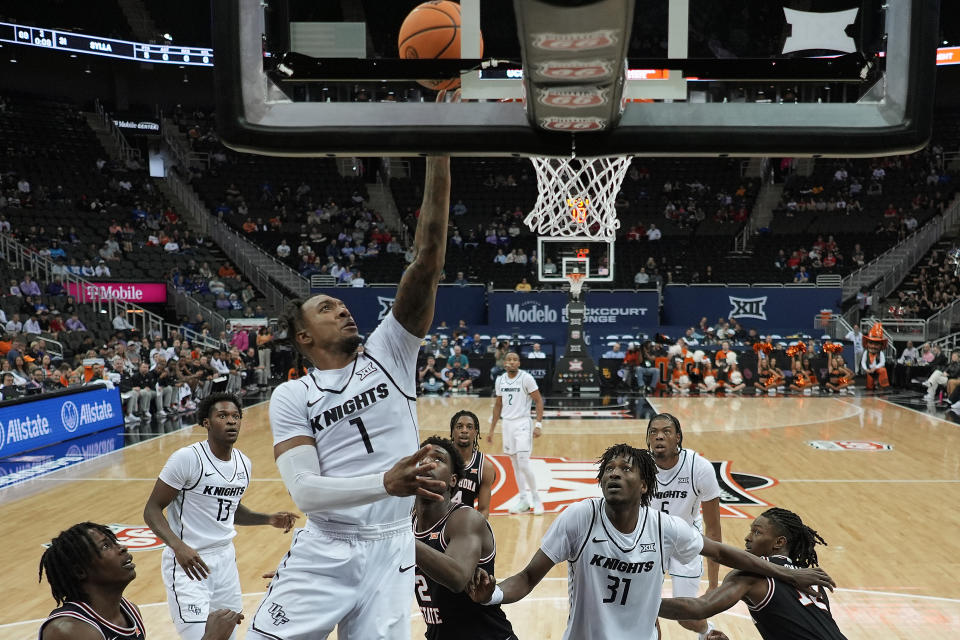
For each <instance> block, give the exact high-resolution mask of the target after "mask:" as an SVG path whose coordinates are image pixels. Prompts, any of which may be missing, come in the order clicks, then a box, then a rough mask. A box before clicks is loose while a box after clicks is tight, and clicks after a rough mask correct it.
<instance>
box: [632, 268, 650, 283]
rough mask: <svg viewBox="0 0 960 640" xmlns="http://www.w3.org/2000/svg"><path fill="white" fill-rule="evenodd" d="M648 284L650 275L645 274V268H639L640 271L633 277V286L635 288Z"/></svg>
mask: <svg viewBox="0 0 960 640" xmlns="http://www.w3.org/2000/svg"><path fill="white" fill-rule="evenodd" d="M649 282H650V274H648V273H647V268H646V267H640V271H637V273H636V274H634V276H633V284H635V285H636V286H638V287H639V286H642V285H645V284H648V283H649Z"/></svg>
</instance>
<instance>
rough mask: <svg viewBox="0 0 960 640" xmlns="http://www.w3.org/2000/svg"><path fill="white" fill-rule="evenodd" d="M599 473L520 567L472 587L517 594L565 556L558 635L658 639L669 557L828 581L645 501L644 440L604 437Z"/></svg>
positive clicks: (652, 471)
mask: <svg viewBox="0 0 960 640" xmlns="http://www.w3.org/2000/svg"><path fill="white" fill-rule="evenodd" d="M597 479H598V481H599V483H600V489H601V491H602V492H603V497H602V498H587V499H586V500H581V501H580V502H577V503H575V504H572V505H570V506H569V507H567V509H566V510H564V511H563V512H562V513H561V514H560V515H559V516H558V517H557V519H556V520H555V521H554V522H553V524H552V525H551V526H550V529H549V530H548V531H547V533H546V535H545V536H544V537H543V541H542V542H541V543H540V549H539V550H538V551H537V552H536V554H535V555H534V556H533V558H532V559H531V560H530V562H529V563H528V564H527V566H526V567H525V568H524V569H523V570H522V571H521V572H520V573H518V574H516V575H514V576H511V577H509V578H507V579H506V580H504V581H502V582H501V583H500V584H495V583H494V580H493V578H492V577H491V576H489V575H488V574H486V573H485V572H483V571H477V575H476V576H475V577H474V580H473V581H472V582H471V585H470V586H469V587H468V593H469V594H470V597H471V598H473V599H474V600H475V601H477V602H482V603H483V604H491V605H493V604H500V603H510V602H516V601H518V600H520V599H521V598H523V597H524V596H526V595H527V594H529V593H530V592H531V591H532V590H533V588H534V587H535V586H536V585H537V584H539V582H540V581H541V580H543V578H544V576H545V575H546V574H547V572H548V571H549V570H550V569H551V568H552V567H553V566H554V565H555V564H557V563H559V562H563V561H566V562H567V563H568V566H567V582H568V589H567V590H568V593H569V594H570V612H569V615H568V618H567V630H566V631H565V632H564V635H563V638H564V640H580V639H582V638H621V637H623V638H636V639H637V640H656V638H657V637H658V632H657V627H656V623H657V612H658V610H659V609H660V600H661V595H660V594H661V589H662V587H663V578H664V574H665V573H666V572H667V566H668V564H669V562H670V561H671V560H673V559H676V560H678V561H679V562H681V563H684V564H685V563H687V562H690V561H691V560H692V559H693V558H694V557H695V556H696V555H697V554H700V555H702V556H704V557H706V558H709V559H712V560H714V561H716V562H719V563H720V564H722V565H726V566H728V567H733V568H735V569H740V570H742V571H748V572H751V573H756V574H760V575H765V576H770V577H773V578H776V579H778V580H782V581H784V582H786V583H789V584H791V585H793V586H794V587H796V588H798V589H807V588H808V587H809V586H811V585H820V586H832V585H833V581H832V580H831V579H830V576H828V575H827V574H826V573H825V572H823V571H822V570H821V569H789V568H785V567H783V566H780V565H778V564H774V563H772V562H767V561H766V560H763V559H761V558H758V557H757V556H755V555H752V554H750V553H747V552H746V551H741V550H740V549H737V548H735V547H731V546H729V545H725V544H721V543H719V542H716V541H714V540H711V539H710V538H706V537H704V536H703V535H701V534H700V532H699V531H697V530H696V529H694V528H693V527H691V526H690V525H688V524H687V523H686V522H684V521H683V520H681V519H680V518H677V517H676V516H672V515H670V514H669V513H664V512H662V511H657V510H656V509H653V508H651V507H650V500H651V498H652V497H653V493H654V491H655V489H656V481H657V466H656V464H654V461H653V458H652V457H651V455H650V453H649V452H648V451H646V450H643V449H637V448H635V447H631V446H630V445H627V444H618V445H614V446H612V447H610V448H609V449H607V450H606V451H605V452H604V454H603V455H602V456H601V457H600V469H599V473H598V475H597ZM704 617H705V616H704ZM682 619H684V620H695V619H702V617H701V618H697V617H695V616H684V617H682Z"/></svg>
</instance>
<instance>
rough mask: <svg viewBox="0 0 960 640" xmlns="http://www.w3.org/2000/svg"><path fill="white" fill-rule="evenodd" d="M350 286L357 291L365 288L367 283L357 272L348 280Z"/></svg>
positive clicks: (361, 274)
mask: <svg viewBox="0 0 960 640" xmlns="http://www.w3.org/2000/svg"><path fill="white" fill-rule="evenodd" d="M350 286H351V287H355V288H358V289H359V288H362V287H365V286H367V281H366V280H364V279H363V273H361V272H360V271H359V270H358V271H357V273H356V274H355V275H354V276H353V279H351V280H350Z"/></svg>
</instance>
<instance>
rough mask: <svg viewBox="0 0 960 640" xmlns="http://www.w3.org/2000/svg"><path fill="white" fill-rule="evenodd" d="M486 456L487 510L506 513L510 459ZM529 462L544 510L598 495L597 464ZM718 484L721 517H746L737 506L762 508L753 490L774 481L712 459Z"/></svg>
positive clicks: (511, 493) (512, 485) (512, 484)
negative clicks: (491, 472)
mask: <svg viewBox="0 0 960 640" xmlns="http://www.w3.org/2000/svg"><path fill="white" fill-rule="evenodd" d="M487 459H489V460H490V461H491V462H493V464H494V466H495V467H496V468H497V481H496V484H495V485H494V487H493V492H492V495H491V497H490V513H491V514H493V515H506V514H507V513H508V510H509V508H510V506H511V505H513V503H514V502H515V501H516V500H517V498H518V494H519V492H518V490H517V485H516V480H514V478H515V477H516V476H515V475H514V474H513V472H512V470H511V463H510V458H509V457H508V456H503V455H488V456H487ZM530 464H531V465H532V466H533V472H534V474H535V475H536V478H537V486H538V487H540V497H541V498H542V499H543V502H544V507H546V510H547V511H553V512H555V513H556V512H560V511H563V510H564V509H566V508H567V507H568V506H569V505H571V504H573V503H574V502H579V501H580V500H583V499H585V498H595V497H599V496H601V495H602V493H601V491H600V486H599V485H598V484H597V463H596V462H593V461H590V462H577V461H573V460H567V459H566V458H531V459H530ZM712 464H713V468H714V470H715V471H716V474H717V481H718V482H719V484H720V515H721V516H722V517H725V518H749V517H750V516H748V515H747V514H745V513H743V512H742V511H740V510H739V509H738V508H737V507H766V506H771V505H770V503H768V502H766V501H764V500H761V499H760V498H757V497H756V496H755V495H754V494H753V492H754V491H757V490H759V489H766V488H767V487H772V486H774V485H776V484H777V481H776V480H774V479H772V478H768V477H766V476H760V475H756V474H752V473H741V472H739V471H737V472H734V471H732V470H731V466H732V462H731V461H729V460H722V461H719V462H713V463H712Z"/></svg>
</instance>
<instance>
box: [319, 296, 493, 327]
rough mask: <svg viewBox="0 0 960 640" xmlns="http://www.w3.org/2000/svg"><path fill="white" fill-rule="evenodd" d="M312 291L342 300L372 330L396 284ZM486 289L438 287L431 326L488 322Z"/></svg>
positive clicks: (359, 323)
mask: <svg viewBox="0 0 960 640" xmlns="http://www.w3.org/2000/svg"><path fill="white" fill-rule="evenodd" d="M311 291H312V293H314V294H317V293H323V294H326V295H328V296H332V297H334V298H339V299H340V300H343V303H344V304H345V305H347V309H349V310H350V313H351V315H353V319H354V321H356V323H357V326H358V327H360V331H361V332H362V333H369V332H370V331H372V330H373V329H375V328H376V326H377V325H378V324H380V321H381V320H383V319H384V318H385V317H386V315H387V314H388V313H389V312H390V309H392V308H393V302H394V300H395V299H396V297H397V288H396V287H358V288H352V287H333V288H329V287H328V288H323V289H312V290H311ZM485 291H486V287H483V286H468V287H457V286H442V287H439V289H438V290H437V301H436V306H435V307H434V314H433V322H432V323H431V326H432V327H435V326H436V325H438V324H440V321H441V320H445V321H446V323H447V324H448V325H449V326H451V327H456V326H457V324H458V323H459V321H460V320H466V321H467V325H469V326H471V327H474V326H477V325H483V324H486V319H487V313H486V296H485Z"/></svg>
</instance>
